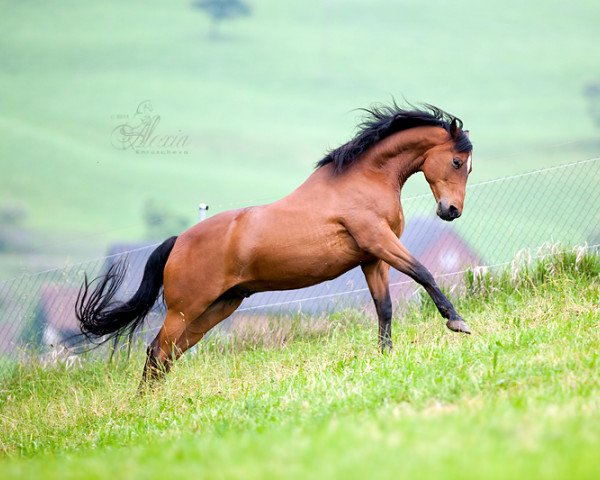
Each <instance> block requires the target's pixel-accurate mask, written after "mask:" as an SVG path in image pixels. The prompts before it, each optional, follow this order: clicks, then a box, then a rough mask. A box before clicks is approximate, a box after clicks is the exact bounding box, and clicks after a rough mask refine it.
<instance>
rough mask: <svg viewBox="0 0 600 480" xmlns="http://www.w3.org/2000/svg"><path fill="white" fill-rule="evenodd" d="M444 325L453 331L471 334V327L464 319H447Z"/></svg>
mask: <svg viewBox="0 0 600 480" xmlns="http://www.w3.org/2000/svg"><path fill="white" fill-rule="evenodd" d="M446 326H447V327H448V328H449V329H450V330H452V331H453V332H460V333H466V334H468V335H470V334H471V329H470V328H469V326H468V325H467V324H466V323H465V321H464V320H448V321H447V322H446Z"/></svg>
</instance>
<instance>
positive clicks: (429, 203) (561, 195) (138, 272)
mask: <svg viewBox="0 0 600 480" xmlns="http://www.w3.org/2000/svg"><path fill="white" fill-rule="evenodd" d="M402 204H403V209H404V213H405V217H406V218H407V223H406V228H405V231H404V233H403V235H402V237H401V241H402V242H403V244H404V245H405V246H406V247H407V248H408V250H409V251H411V252H412V253H413V255H414V256H415V257H417V258H418V259H419V260H420V261H421V262H422V263H424V264H425V265H426V266H427V267H428V268H429V269H430V271H431V272H432V273H433V274H434V276H435V277H436V278H437V279H438V282H439V283H441V284H444V285H445V286H446V287H448V288H452V287H453V286H456V285H458V284H459V282H460V281H461V279H462V277H463V272H464V271H465V270H466V269H468V268H472V267H477V266H498V265H502V264H507V263H509V262H510V261H511V260H512V259H513V258H514V256H515V254H516V253H517V252H518V251H520V250H523V249H532V250H535V249H537V248H538V247H540V246H541V245H542V244H546V243H548V242H551V243H560V244H563V245H573V246H574V245H583V244H588V245H591V246H597V245H598V244H600V158H593V159H588V160H583V161H581V162H577V163H573V164H568V165H561V166H558V167H552V168H548V169H544V170H539V171H536V172H531V173H527V174H522V175H516V176H512V177H506V178H501V179H498V180H493V181H488V182H482V183H479V184H475V185H471V186H469V187H468V188H467V197H466V201H465V207H464V211H463V216H462V218H461V219H460V220H458V221H455V222H453V223H452V224H449V223H446V222H443V221H441V220H439V219H438V218H437V217H436V216H435V213H434V211H435V200H434V199H433V196H432V195H431V194H427V195H420V196H416V197H411V198H407V199H403V201H402ZM155 247H156V245H147V246H142V247H139V246H138V248H132V247H131V246H130V245H126V244H124V245H118V246H115V247H113V249H112V250H111V252H110V253H111V254H110V255H108V256H106V257H102V258H98V259H94V260H90V261H88V262H85V263H79V264H76V265H70V266H68V267H65V268H61V269H54V270H48V271H44V272H40V273H36V274H28V275H22V276H19V277H17V278H14V279H11V280H8V281H5V282H2V283H0V376H2V375H3V374H4V373H6V372H7V371H9V370H10V369H11V367H12V366H14V365H15V364H17V363H18V362H20V361H24V360H25V359H27V358H31V356H32V354H33V355H36V356H37V355H47V354H48V352H49V351H52V350H54V351H56V349H57V348H67V349H68V348H69V347H70V346H71V343H72V342H73V338H74V337H73V335H75V334H77V333H78V332H79V326H78V323H77V320H76V318H75V310H74V305H75V301H76V298H77V294H78V291H79V287H80V285H81V283H82V281H83V278H84V275H86V274H87V276H88V277H89V278H94V277H96V276H99V275H102V274H103V273H105V272H106V271H107V270H108V269H109V268H110V266H111V265H113V264H114V263H115V262H117V261H120V260H125V261H126V262H127V265H128V268H127V276H126V278H125V281H124V283H123V286H122V288H121V290H120V291H119V293H118V297H119V298H121V299H125V298H126V297H129V296H131V295H132V294H133V292H135V290H137V287H138V285H139V283H140V280H141V277H142V273H143V270H144V266H145V263H146V260H147V258H148V256H149V255H150V253H151V252H152V251H153V249H154V248H155ZM417 290H418V286H417V285H416V284H415V283H414V282H413V281H412V280H410V279H408V277H406V276H404V275H403V274H401V273H400V272H398V271H395V270H394V269H391V271H390V291H391V294H392V298H394V299H395V302H396V303H399V302H405V301H407V299H409V298H410V297H411V296H412V295H413V294H414V293H415V291H417ZM370 305H371V298H370V295H369V292H368V288H367V285H366V282H365V280H364V278H363V275H362V272H361V271H360V269H359V268H357V269H354V270H351V271H349V272H347V273H345V274H344V275H342V276H340V277H338V278H337V279H334V280H331V281H328V282H324V283H321V284H319V285H315V286H313V287H309V288H304V289H299V290H290V291H277V292H264V293H258V294H255V295H253V296H251V297H249V298H247V299H246V300H245V301H244V302H243V303H242V305H241V307H240V308H239V309H238V310H237V311H236V313H234V314H233V315H232V316H231V317H230V318H229V319H227V320H226V321H225V322H223V323H222V325H221V326H220V328H221V329H223V330H224V331H227V330H229V329H231V328H233V327H234V326H236V325H237V326H239V325H240V324H243V323H244V322H254V323H256V322H260V321H261V320H265V319H268V318H273V317H282V316H289V315H297V314H301V315H304V316H308V317H311V316H313V317H318V316H323V315H324V314H327V313H328V312H332V311H335V310H338V309H344V308H356V309H370V308H371V307H370ZM163 314H164V307H163V306H162V305H161V304H160V303H158V304H157V305H156V306H155V308H154V309H153V310H152V312H151V313H150V315H149V318H148V319H147V321H146V322H145V324H144V327H143V329H142V330H141V331H140V332H139V334H138V338H140V340H141V341H148V340H149V339H150V338H152V337H153V336H154V335H155V334H156V331H157V329H158V328H159V327H160V325H161V323H162V319H163Z"/></svg>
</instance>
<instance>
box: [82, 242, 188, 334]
mask: <svg viewBox="0 0 600 480" xmlns="http://www.w3.org/2000/svg"><path fill="white" fill-rule="evenodd" d="M176 239H177V237H171V238H168V239H167V240H165V241H164V242H163V243H161V244H160V245H159V246H158V247H157V248H156V249H155V250H154V251H153V252H152V253H151V254H150V257H149V258H148V261H147V262H146V267H145V268H144V276H143V278H142V283H141V284H140V286H139V288H138V289H137V292H135V294H134V295H133V297H131V298H130V299H129V300H128V301H126V302H115V301H114V300H113V299H114V297H115V295H116V293H117V291H118V290H119V288H120V287H121V285H122V284H123V280H124V279H125V271H126V269H127V266H126V264H125V262H124V261H123V260H121V261H120V262H117V263H115V264H113V265H112V266H111V267H110V268H109V269H108V272H107V273H106V275H104V276H101V277H98V278H96V279H94V280H92V281H91V282H90V281H88V278H87V275H86V277H85V280H84V283H83V285H82V286H81V288H80V289H79V294H78V295H77V301H76V302H75V316H76V317H77V319H78V320H79V323H80V328H81V333H82V334H83V335H85V337H87V338H88V339H90V340H92V341H94V342H95V343H104V342H106V341H108V340H110V339H111V338H115V337H117V338H118V337H121V336H123V335H129V336H130V337H131V336H132V335H133V333H134V332H135V329H136V328H137V327H138V326H139V325H140V324H141V323H142V322H143V321H144V318H146V316H147V315H148V313H149V312H150V310H151V309H152V306H153V305H154V303H155V302H156V299H157V298H158V295H159V293H160V287H161V286H162V284H163V270H164V269H165V265H166V264H167V259H168V258H169V254H170V253H171V250H172V249H173V246H174V245H175V240H176ZM94 284H96V285H95V286H94ZM91 287H93V288H91Z"/></svg>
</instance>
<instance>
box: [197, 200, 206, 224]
mask: <svg viewBox="0 0 600 480" xmlns="http://www.w3.org/2000/svg"><path fill="white" fill-rule="evenodd" d="M207 210H208V205H207V204H206V203H201V204H200V205H198V211H199V214H200V215H199V217H200V221H202V220H204V219H206V211H207Z"/></svg>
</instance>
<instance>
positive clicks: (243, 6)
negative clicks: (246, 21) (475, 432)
mask: <svg viewBox="0 0 600 480" xmlns="http://www.w3.org/2000/svg"><path fill="white" fill-rule="evenodd" d="M192 6H193V7H194V8H197V9H199V10H204V12H206V14H207V15H209V16H210V18H211V24H210V30H209V32H208V36H209V38H212V39H215V38H218V37H219V36H220V35H219V26H220V25H221V23H222V22H224V21H225V20H230V19H232V18H235V17H247V16H248V15H250V13H252V9H251V8H250V6H249V5H248V4H247V3H245V2H244V1H243V0H194V1H193V2H192Z"/></svg>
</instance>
